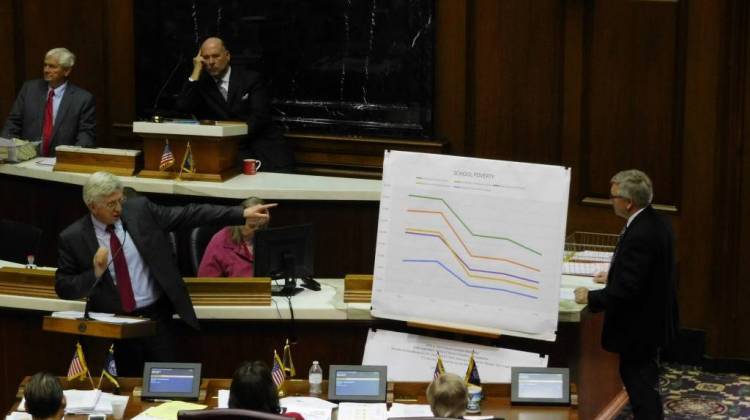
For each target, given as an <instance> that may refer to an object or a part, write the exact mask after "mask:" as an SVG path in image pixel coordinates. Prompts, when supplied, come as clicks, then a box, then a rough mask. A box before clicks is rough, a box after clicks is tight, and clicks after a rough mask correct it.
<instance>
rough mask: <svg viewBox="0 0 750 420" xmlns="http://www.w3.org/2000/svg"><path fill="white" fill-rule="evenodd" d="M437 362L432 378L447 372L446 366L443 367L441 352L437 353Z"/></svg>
mask: <svg viewBox="0 0 750 420" xmlns="http://www.w3.org/2000/svg"><path fill="white" fill-rule="evenodd" d="M437 357H438V358H437V363H436V364H435V373H434V374H433V375H432V380H435V379H437V378H439V377H440V375H442V374H444V373H445V367H443V359H441V358H440V353H438V354H437Z"/></svg>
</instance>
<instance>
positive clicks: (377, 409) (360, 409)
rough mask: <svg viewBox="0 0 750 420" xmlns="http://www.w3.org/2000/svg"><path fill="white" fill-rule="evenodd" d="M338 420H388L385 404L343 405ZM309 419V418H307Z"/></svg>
mask: <svg viewBox="0 0 750 420" xmlns="http://www.w3.org/2000/svg"><path fill="white" fill-rule="evenodd" d="M336 418H339V419H346V420H387V419H388V409H387V407H386V405H385V403H341V404H339V412H338V414H337V415H336ZM305 419H307V417H305Z"/></svg>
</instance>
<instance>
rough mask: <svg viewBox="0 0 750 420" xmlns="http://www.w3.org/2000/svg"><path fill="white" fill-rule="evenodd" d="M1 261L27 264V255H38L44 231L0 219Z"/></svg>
mask: <svg viewBox="0 0 750 420" xmlns="http://www.w3.org/2000/svg"><path fill="white" fill-rule="evenodd" d="M0 238H2V239H1V240H0V260H6V261H12V262H15V263H19V264H26V263H27V262H28V261H27V260H26V256H27V255H37V254H38V252H39V241H40V239H41V238H42V230H41V229H39V228H38V227H36V226H33V225H28V224H26V223H21V222H16V221H13V220H7V219H0Z"/></svg>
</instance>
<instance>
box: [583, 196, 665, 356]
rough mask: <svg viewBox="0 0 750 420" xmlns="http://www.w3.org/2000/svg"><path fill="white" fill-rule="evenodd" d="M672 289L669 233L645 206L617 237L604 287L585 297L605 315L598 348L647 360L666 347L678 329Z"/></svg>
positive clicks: (659, 218) (593, 308) (660, 217)
mask: <svg viewBox="0 0 750 420" xmlns="http://www.w3.org/2000/svg"><path fill="white" fill-rule="evenodd" d="M675 289H676V288H675V279H674V239H673V234H672V228H671V226H670V224H669V222H668V221H667V220H665V219H664V218H663V217H662V216H660V215H659V214H657V213H656V211H655V210H654V209H653V208H652V207H651V206H648V207H646V208H645V209H643V211H642V212H641V213H640V214H639V215H638V216H636V217H635V219H633V222H632V223H631V224H630V226H629V227H628V228H627V229H626V230H625V232H624V233H623V234H622V236H621V237H620V240H619V243H618V244H617V248H616V250H615V256H614V259H613V260H612V265H611V267H610V269H609V274H608V276H607V285H606V287H605V288H604V289H601V290H595V291H591V292H589V297H588V300H589V304H588V305H589V308H590V309H591V310H592V311H602V310H603V311H604V327H603V330H602V347H604V349H605V350H608V351H611V352H616V353H621V354H622V353H627V354H648V353H653V351H654V350H655V349H656V348H658V347H663V346H665V345H666V344H667V343H668V342H669V341H670V340H671V339H672V338H674V336H675V334H676V332H677V328H678V319H677V297H676V290H675Z"/></svg>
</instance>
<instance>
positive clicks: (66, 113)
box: [2, 79, 96, 156]
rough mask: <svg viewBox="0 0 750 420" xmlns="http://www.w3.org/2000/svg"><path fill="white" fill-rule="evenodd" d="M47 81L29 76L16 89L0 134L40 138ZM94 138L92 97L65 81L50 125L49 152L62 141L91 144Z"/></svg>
mask: <svg viewBox="0 0 750 420" xmlns="http://www.w3.org/2000/svg"><path fill="white" fill-rule="evenodd" d="M47 88H48V84H47V82H46V81H44V80H42V79H37V80H29V81H27V82H26V83H24V84H23V86H22V87H21V91H20V92H18V96H17V97H16V101H15V102H14V103H13V108H11V110H10V114H8V119H7V120H6V121H5V126H3V132H2V137H6V138H10V137H18V138H21V139H24V140H33V141H36V140H40V139H41V138H42V124H43V121H44V107H45V105H46V104H47ZM95 138H96V115H95V111H94V97H93V96H91V94H90V93H89V92H87V91H85V90H83V89H81V88H79V87H78V86H76V85H74V84H72V83H70V82H68V86H66V87H65V94H64V95H63V98H62V101H61V102H60V107H59V108H58V109H57V116H56V117H55V123H54V125H53V127H52V139H51V141H50V150H51V151H52V152H51V154H52V155H53V156H54V154H55V148H56V147H57V146H58V145H61V144H71V145H77V146H86V147H91V146H93V145H94V143H95Z"/></svg>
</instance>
